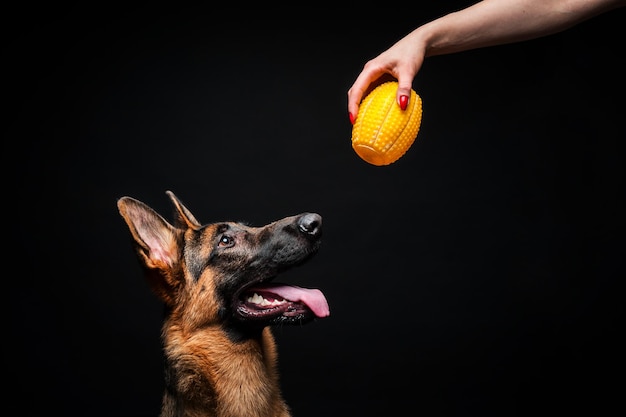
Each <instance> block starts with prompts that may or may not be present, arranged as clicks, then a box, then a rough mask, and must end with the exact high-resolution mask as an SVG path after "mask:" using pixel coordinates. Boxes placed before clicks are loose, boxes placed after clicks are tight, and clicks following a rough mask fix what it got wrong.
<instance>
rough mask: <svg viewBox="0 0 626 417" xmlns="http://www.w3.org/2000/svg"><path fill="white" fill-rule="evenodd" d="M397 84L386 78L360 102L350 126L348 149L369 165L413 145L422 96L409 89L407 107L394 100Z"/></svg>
mask: <svg viewBox="0 0 626 417" xmlns="http://www.w3.org/2000/svg"><path fill="white" fill-rule="evenodd" d="M397 89H398V83H397V82H396V81H388V82H386V83H384V84H381V85H379V86H378V87H376V88H375V89H374V90H372V91H371V92H370V93H369V94H368V95H367V96H366V97H365V98H364V99H363V101H362V102H361V104H360V106H359V113H358V115H357V118H356V122H355V123H354V126H352V148H353V149H354V151H355V152H356V153H357V155H359V156H360V157H361V159H363V160H364V161H366V162H368V163H370V164H372V165H378V166H381V165H389V164H391V163H393V162H395V161H397V160H398V159H400V157H402V155H404V154H405V153H406V151H407V150H408V149H409V148H410V147H411V145H413V142H414V141H415V138H416V137H417V132H418V131H419V128H420V124H421V122H422V99H421V97H420V96H419V95H417V93H416V92H415V91H414V90H411V98H410V99H409V106H408V107H407V109H406V110H404V111H403V110H402V109H400V106H399V105H398V104H397V103H396V91H397Z"/></svg>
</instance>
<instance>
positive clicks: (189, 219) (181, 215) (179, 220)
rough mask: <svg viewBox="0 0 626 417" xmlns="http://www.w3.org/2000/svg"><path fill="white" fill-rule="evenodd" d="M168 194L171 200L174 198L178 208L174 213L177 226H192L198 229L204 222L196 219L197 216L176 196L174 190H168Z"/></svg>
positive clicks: (175, 205)
mask: <svg viewBox="0 0 626 417" xmlns="http://www.w3.org/2000/svg"><path fill="white" fill-rule="evenodd" d="M166 194H167V195H168V197H169V198H170V200H172V203H173V204H174V208H176V211H175V213H174V216H175V218H174V224H175V225H176V227H181V228H182V227H185V228H187V227H191V228H193V229H197V228H199V227H201V226H202V224H201V223H200V222H199V221H198V220H196V218H195V217H194V216H193V214H191V212H190V211H189V209H188V208H187V207H185V205H184V204H183V203H182V201H180V199H179V198H178V197H176V196H175V195H174V193H173V192H171V191H166Z"/></svg>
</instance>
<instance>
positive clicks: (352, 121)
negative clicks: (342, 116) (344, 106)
mask: <svg viewBox="0 0 626 417" xmlns="http://www.w3.org/2000/svg"><path fill="white" fill-rule="evenodd" d="M348 116H350V124H354V116H353V115H352V113H349V112H348Z"/></svg>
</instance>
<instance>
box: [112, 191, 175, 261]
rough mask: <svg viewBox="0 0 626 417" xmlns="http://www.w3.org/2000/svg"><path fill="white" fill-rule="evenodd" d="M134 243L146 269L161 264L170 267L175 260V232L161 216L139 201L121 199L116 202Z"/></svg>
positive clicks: (128, 198) (129, 198)
mask: <svg viewBox="0 0 626 417" xmlns="http://www.w3.org/2000/svg"><path fill="white" fill-rule="evenodd" d="M117 207H118V209H119V211H120V214H121V215H122V217H123V218H124V220H125V221H126V224H127V225H128V228H129V229H130V233H131V234H132V236H133V239H134V240H135V243H136V244H137V245H138V247H139V249H140V252H141V253H140V254H141V255H142V256H143V257H144V263H145V264H146V266H148V267H152V266H154V265H155V264H160V263H163V264H165V265H168V266H172V265H173V264H174V261H175V260H176V259H177V252H176V251H177V248H176V246H177V243H176V232H175V229H174V227H173V226H172V225H171V224H169V223H168V222H167V221H166V220H165V219H164V218H163V217H162V216H161V215H159V214H158V213H157V212H156V211H154V210H153V209H152V208H150V207H148V206H147V205H146V204H144V203H142V202H141V201H138V200H135V199H134V198H131V197H122V198H120V199H119V200H118V201H117Z"/></svg>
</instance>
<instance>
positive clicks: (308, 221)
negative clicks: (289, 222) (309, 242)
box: [298, 213, 322, 236]
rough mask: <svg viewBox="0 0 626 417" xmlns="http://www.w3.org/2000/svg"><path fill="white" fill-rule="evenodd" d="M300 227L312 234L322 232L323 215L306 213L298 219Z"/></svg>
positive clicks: (304, 231) (302, 230)
mask: <svg viewBox="0 0 626 417" xmlns="http://www.w3.org/2000/svg"><path fill="white" fill-rule="evenodd" d="M298 228H299V229H300V231H301V232H302V233H305V234H307V235H311V236H319V235H320V234H322V216H320V215H319V214H317V213H305V214H303V215H302V216H300V218H299V219H298Z"/></svg>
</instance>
